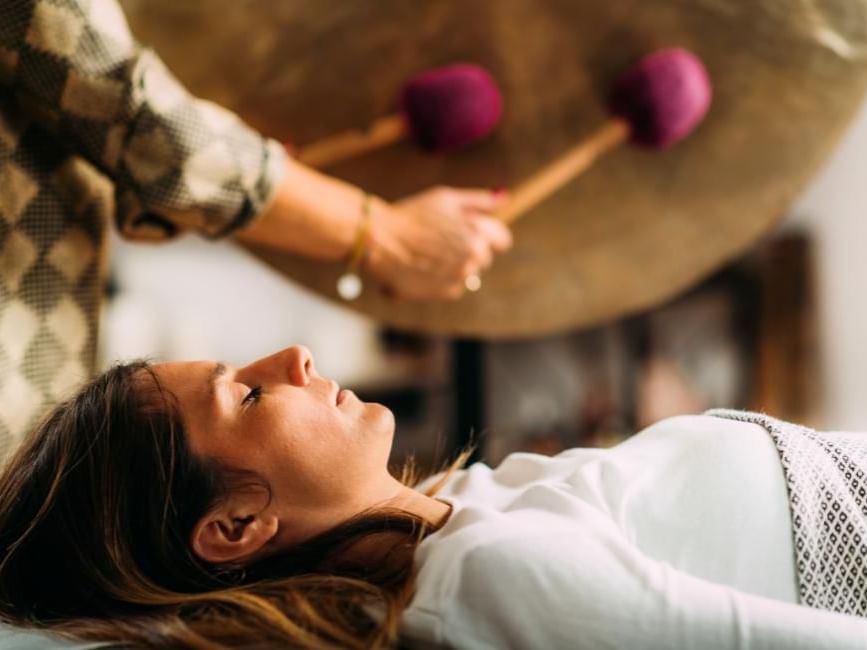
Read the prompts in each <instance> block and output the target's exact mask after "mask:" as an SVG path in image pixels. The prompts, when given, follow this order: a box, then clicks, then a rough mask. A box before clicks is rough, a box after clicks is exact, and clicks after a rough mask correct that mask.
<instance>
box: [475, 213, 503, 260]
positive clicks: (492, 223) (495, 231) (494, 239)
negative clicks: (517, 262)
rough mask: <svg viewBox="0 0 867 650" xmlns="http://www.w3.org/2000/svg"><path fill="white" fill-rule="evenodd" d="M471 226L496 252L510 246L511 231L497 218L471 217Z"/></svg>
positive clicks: (500, 251)
mask: <svg viewBox="0 0 867 650" xmlns="http://www.w3.org/2000/svg"><path fill="white" fill-rule="evenodd" d="M472 223H473V226H474V227H475V229H476V231H477V232H478V233H479V234H480V235H481V236H482V237H483V238H484V239H485V241H486V242H488V244H489V245H490V247H491V248H492V249H493V250H494V251H496V252H497V253H502V252H503V251H507V250H509V249H510V248H511V247H512V231H511V230H510V229H509V227H508V226H507V225H506V224H504V223H503V222H502V221H500V220H499V219H494V218H493V217H473V218H472Z"/></svg>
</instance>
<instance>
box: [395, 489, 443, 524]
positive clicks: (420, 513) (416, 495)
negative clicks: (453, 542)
mask: <svg viewBox="0 0 867 650" xmlns="http://www.w3.org/2000/svg"><path fill="white" fill-rule="evenodd" d="M388 505H389V506H391V507H393V508H398V509H400V510H405V511H406V512H409V513H411V514H414V515H416V516H417V517H421V518H422V519H424V520H425V521H427V522H428V523H430V525H431V526H432V527H433V528H434V530H436V529H439V528H441V527H442V526H443V525H444V524H445V523H446V521H448V518H449V516H450V515H451V514H452V507H451V506H450V505H449V504H447V503H443V502H442V501H440V500H438V499H434V498H432V497H429V496H425V495H424V494H422V493H421V492H418V491H416V490H413V489H412V488H410V487H407V486H405V485H401V486H400V490H399V491H398V493H397V494H396V495H395V496H394V497H393V498H392V499H389V502H388Z"/></svg>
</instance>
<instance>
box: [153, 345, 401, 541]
mask: <svg viewBox="0 0 867 650" xmlns="http://www.w3.org/2000/svg"><path fill="white" fill-rule="evenodd" d="M155 372H156V373H157V376H158V377H159V379H160V382H161V383H162V384H163V387H164V388H166V389H168V390H169V391H170V392H171V393H173V394H174V395H175V397H176V398H177V400H178V402H179V406H180V409H181V414H182V418H183V420H184V425H185V427H186V430H187V435H188V438H189V444H190V446H191V448H192V450H193V453H194V454H196V455H198V456H201V457H205V458H209V459H216V460H219V461H220V462H221V463H223V464H224V465H226V466H228V467H230V468H233V469H244V470H252V471H254V472H256V473H257V474H259V475H260V476H261V477H263V478H264V479H265V480H266V481H267V482H268V484H269V486H270V488H271V501H270V503H268V504H267V506H266V504H265V503H263V504H262V507H267V508H269V509H270V511H272V512H273V513H275V514H276V516H278V517H279V519H280V530H279V532H278V534H277V539H275V540H274V541H275V542H276V543H277V544H278V545H279V546H284V545H289V544H292V543H297V542H299V541H302V540H303V539H306V538H309V537H311V536H312V535H315V534H316V533H319V532H322V531H324V530H327V529H328V528H331V527H332V526H334V525H336V524H338V523H340V522H341V521H344V520H345V519H347V518H349V517H351V516H353V515H355V514H358V513H359V512H360V511H362V510H364V509H366V508H369V507H371V506H373V505H376V504H378V503H381V502H382V501H386V500H388V498H389V496H390V495H391V494H392V493H393V492H394V490H395V489H396V482H395V480H394V479H393V478H392V477H391V476H390V475H389V473H388V470H387V462H388V456H389V451H390V449H391V443H392V438H393V435H394V418H393V416H392V414H391V412H390V411H389V410H388V409H387V408H385V407H384V406H382V405H381V404H374V403H365V402H362V401H361V400H360V399H359V398H358V397H356V396H355V395H354V394H353V393H352V392H350V391H348V390H341V389H340V387H339V386H338V385H337V383H336V382H335V381H333V380H329V379H325V378H324V377H320V376H319V375H318V374H317V372H316V369H315V366H314V364H313V358H312V356H311V354H310V352H309V351H308V350H307V349H306V348H303V347H300V346H294V347H291V348H287V349H285V350H282V351H281V352H278V353H276V354H273V355H271V356H269V357H265V358H263V359H260V360H258V361H256V362H254V363H251V364H250V365H248V366H244V367H243V368H233V367H231V366H227V365H225V364H222V363H217V362H213V361H190V362H172V363H163V364H158V365H157V366H155Z"/></svg>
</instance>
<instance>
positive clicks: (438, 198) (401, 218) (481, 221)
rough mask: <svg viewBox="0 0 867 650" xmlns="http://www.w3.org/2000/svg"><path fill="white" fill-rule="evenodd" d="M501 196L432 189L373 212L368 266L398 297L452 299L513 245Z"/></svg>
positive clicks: (383, 284)
mask: <svg viewBox="0 0 867 650" xmlns="http://www.w3.org/2000/svg"><path fill="white" fill-rule="evenodd" d="M507 200H508V197H507V195H506V193H505V192H494V191H491V190H478V189H455V188H449V187H435V188H432V189H429V190H425V191H423V192H420V193H418V194H415V195H413V196H410V197H408V198H406V199H403V200H401V201H397V202H395V203H392V204H387V203H384V202H381V203H380V202H378V203H377V204H376V205H375V206H374V207H373V210H372V216H371V233H370V241H369V246H368V257H367V264H366V268H367V270H368V272H369V273H370V274H371V275H372V276H373V277H374V278H375V279H376V280H378V281H379V282H380V283H381V285H382V286H383V288H384V289H385V290H386V291H387V292H388V293H389V294H391V295H393V296H394V297H396V298H405V299H410V300H441V299H447V300H455V299H457V298H460V297H461V296H462V295H463V293H464V291H465V290H466V286H465V282H466V279H467V276H470V275H472V274H477V273H479V272H481V271H483V270H485V269H487V268H488V267H490V265H491V263H492V262H493V258H494V255H495V254H496V253H500V252H503V251H505V250H508V249H509V248H510V247H511V245H512V235H511V232H510V231H509V228H508V227H507V226H506V225H505V224H503V223H502V222H501V221H499V220H498V219H496V218H495V217H494V216H493V214H494V212H495V211H496V209H497V208H499V207H500V206H501V205H502V204H503V203H504V201H507Z"/></svg>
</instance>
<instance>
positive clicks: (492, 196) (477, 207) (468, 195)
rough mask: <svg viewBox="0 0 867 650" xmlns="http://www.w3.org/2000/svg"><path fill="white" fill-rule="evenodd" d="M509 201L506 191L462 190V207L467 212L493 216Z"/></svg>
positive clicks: (498, 189)
mask: <svg viewBox="0 0 867 650" xmlns="http://www.w3.org/2000/svg"><path fill="white" fill-rule="evenodd" d="M507 199H508V193H507V192H506V190H505V189H500V188H497V189H493V190H482V189H472V190H460V200H461V206H462V207H463V209H464V211H465V212H470V213H482V214H493V213H494V212H496V211H497V209H498V208H499V207H500V206H502V205H503V204H504V203H505V202H506V200H507Z"/></svg>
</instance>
